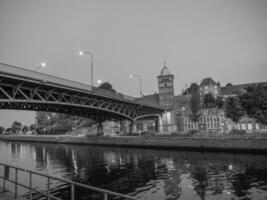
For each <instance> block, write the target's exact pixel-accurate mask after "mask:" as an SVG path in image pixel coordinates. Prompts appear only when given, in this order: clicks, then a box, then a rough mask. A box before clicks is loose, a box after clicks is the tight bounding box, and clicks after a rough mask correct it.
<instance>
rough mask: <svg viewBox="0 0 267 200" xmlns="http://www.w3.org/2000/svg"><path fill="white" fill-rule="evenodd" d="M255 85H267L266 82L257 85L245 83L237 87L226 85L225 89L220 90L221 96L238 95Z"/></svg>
mask: <svg viewBox="0 0 267 200" xmlns="http://www.w3.org/2000/svg"><path fill="white" fill-rule="evenodd" d="M257 84H267V82H257V83H245V84H239V85H231V84H227V85H226V86H225V87H222V88H221V95H231V94H232V95H239V94H243V93H244V92H245V88H246V87H248V86H254V85H257Z"/></svg>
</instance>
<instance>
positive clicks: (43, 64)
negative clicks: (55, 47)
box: [35, 62, 46, 72]
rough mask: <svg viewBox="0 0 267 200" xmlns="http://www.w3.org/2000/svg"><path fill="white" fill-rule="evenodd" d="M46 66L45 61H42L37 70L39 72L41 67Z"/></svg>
mask: <svg viewBox="0 0 267 200" xmlns="http://www.w3.org/2000/svg"><path fill="white" fill-rule="evenodd" d="M45 66H46V63H45V62H42V63H41V64H40V65H39V66H37V67H36V68H35V71H36V72H37V71H38V70H39V69H40V68H44V67H45Z"/></svg>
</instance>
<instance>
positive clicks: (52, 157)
mask: <svg viewBox="0 0 267 200" xmlns="http://www.w3.org/2000/svg"><path fill="white" fill-rule="evenodd" d="M0 162H2V163H7V164H10V165H15V166H18V167H21V168H26V169H30V170H34V171H38V172H42V173H45V174H50V175H52V176H56V177H60V178H65V179H72V180H75V181H79V182H82V183H86V184H89V185H92V186H97V187H101V188H105V189H108V190H112V191H116V192H119V193H123V194H128V195H131V196H134V197H136V198H138V199H140V200H150V199H153V200H177V199H181V200H182V199H183V200H187V199H188V200H199V199H200V200H203V199H229V200H232V199H240V200H241V199H242V200H244V199H246V200H249V199H253V200H261V199H267V155H256V154H230V153H209V152H205V153H203V152H188V151H174V150H152V149H134V148H114V147H113V148H111V147H99V146H85V145H84V146H80V145H63V144H45V143H19V142H6V141H1V140H0ZM0 173H3V169H0ZM33 180H34V181H33V184H34V186H35V187H37V188H41V189H44V188H45V186H46V180H41V178H37V177H36V178H34V179H33ZM19 181H20V182H26V183H28V179H27V176H26V175H25V174H22V175H20V176H19ZM53 187H54V188H55V187H56V188H57V189H56V190H57V191H58V196H59V197H62V198H64V199H68V198H69V193H68V189H66V188H64V187H63V186H62V187H60V184H59V183H58V182H53ZM8 188H10V189H14V186H13V185H12V184H8ZM19 192H20V193H21V194H24V193H26V191H25V190H24V189H22V188H20V189H19ZM76 195H77V196H76V197H77V199H87V198H88V194H87V193H86V192H85V191H83V190H79V191H76ZM90 199H100V198H99V197H98V196H91V197H90Z"/></svg>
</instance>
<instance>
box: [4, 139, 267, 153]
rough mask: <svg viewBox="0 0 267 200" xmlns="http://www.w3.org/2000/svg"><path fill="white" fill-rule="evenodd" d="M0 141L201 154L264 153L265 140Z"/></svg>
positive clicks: (266, 141)
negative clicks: (169, 150) (184, 151)
mask: <svg viewBox="0 0 267 200" xmlns="http://www.w3.org/2000/svg"><path fill="white" fill-rule="evenodd" d="M0 140H4V141H17V142H39V143H60V144H75V145H97V146H113V147H128V148H150V149H172V150H174V149H176V150H187V151H202V152H205V151H207V152H208V151H212V152H237V153H264V154H266V153H267V137H244V136H243V137H238V136H234V137H214V138H213V137H151V136H150V137H144V136H113V137H111V136H110V137H106V136H103V137H99V136H68V135H0Z"/></svg>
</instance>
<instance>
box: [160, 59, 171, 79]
mask: <svg viewBox="0 0 267 200" xmlns="http://www.w3.org/2000/svg"><path fill="white" fill-rule="evenodd" d="M168 75H172V74H171V72H170V70H169V69H168V67H167V66H166V61H164V64H163V68H162V69H161V71H160V76H168Z"/></svg>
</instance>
